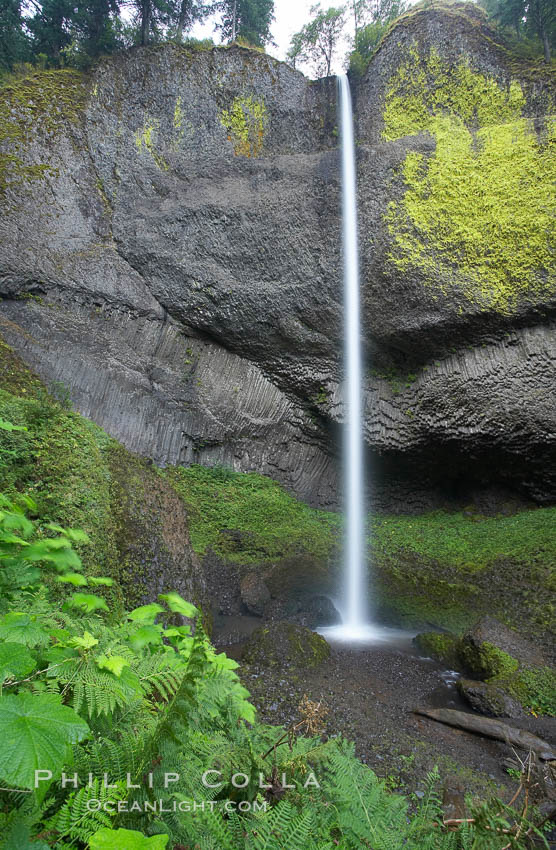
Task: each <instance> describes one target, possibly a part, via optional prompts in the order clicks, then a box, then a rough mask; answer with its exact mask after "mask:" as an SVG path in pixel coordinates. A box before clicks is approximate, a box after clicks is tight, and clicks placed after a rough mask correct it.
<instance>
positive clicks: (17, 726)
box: [0, 691, 89, 788]
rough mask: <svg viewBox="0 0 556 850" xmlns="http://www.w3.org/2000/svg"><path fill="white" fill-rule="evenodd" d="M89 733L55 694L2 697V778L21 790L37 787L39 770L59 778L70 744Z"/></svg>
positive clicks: (0, 706)
mask: <svg viewBox="0 0 556 850" xmlns="http://www.w3.org/2000/svg"><path fill="white" fill-rule="evenodd" d="M88 734H89V727H88V725H87V724H86V723H85V721H84V720H82V718H81V717H79V715H78V714H76V713H75V711H74V710H73V708H69V707H68V706H67V705H62V701H61V698H60V697H58V696H56V695H54V694H31V693H29V692H27V691H23V692H22V693H19V694H15V695H13V696H12V695H10V696H3V697H0V741H2V747H1V748H0V777H2V780H3V781H4V782H8V783H9V784H10V785H15V786H17V787H19V788H34V787H35V771H36V770H50V771H52V774H53V777H54V778H57V777H58V776H60V774H61V771H62V768H63V766H64V764H65V762H66V761H67V760H68V758H69V756H70V745H71V744H76V743H78V742H79V741H82V740H83V739H84V738H85V737H87V735H88ZM44 785H46V783H44Z"/></svg>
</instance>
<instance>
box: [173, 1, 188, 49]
mask: <svg viewBox="0 0 556 850" xmlns="http://www.w3.org/2000/svg"><path fill="white" fill-rule="evenodd" d="M188 18H189V0H181V6H180V14H179V17H178V26H177V29H176V40H177V41H181V40H182V37H183V31H184V29H185V26H186V24H187V22H188Z"/></svg>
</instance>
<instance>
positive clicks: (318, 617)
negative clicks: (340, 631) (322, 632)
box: [301, 595, 342, 628]
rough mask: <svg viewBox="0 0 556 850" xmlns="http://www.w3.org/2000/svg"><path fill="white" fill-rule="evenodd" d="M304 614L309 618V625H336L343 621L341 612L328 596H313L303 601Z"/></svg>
mask: <svg viewBox="0 0 556 850" xmlns="http://www.w3.org/2000/svg"><path fill="white" fill-rule="evenodd" d="M301 604H302V612H301V613H302V615H303V616H305V617H306V618H307V625H309V626H311V627H312V628H314V627H315V626H335V625H337V624H338V623H340V622H341V620H342V618H341V616H340V612H339V611H338V610H337V608H336V607H335V606H334V603H333V602H332V600H331V599H329V598H328V596H318V595H317V596H311V597H310V598H309V599H306V600H303V601H302V603H301Z"/></svg>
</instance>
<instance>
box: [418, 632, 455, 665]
mask: <svg viewBox="0 0 556 850" xmlns="http://www.w3.org/2000/svg"><path fill="white" fill-rule="evenodd" d="M413 643H414V644H415V646H416V647H417V649H418V650H419V652H421V653H422V654H423V655H426V656H428V657H429V658H434V659H436V661H441V662H442V663H443V664H445V665H446V666H447V667H449V668H450V669H451V670H458V669H459V668H460V666H461V661H460V658H459V654H458V645H459V640H458V638H457V637H456V636H455V635H451V634H448V633H443V632H421V633H420V634H418V635H417V636H416V637H415V638H414V639H413Z"/></svg>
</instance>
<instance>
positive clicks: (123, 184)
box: [0, 12, 556, 510]
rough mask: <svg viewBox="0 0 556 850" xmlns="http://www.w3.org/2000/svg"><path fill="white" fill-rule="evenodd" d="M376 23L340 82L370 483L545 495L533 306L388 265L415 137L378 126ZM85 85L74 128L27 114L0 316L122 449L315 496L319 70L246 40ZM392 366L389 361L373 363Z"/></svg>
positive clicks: (334, 326) (382, 82) (335, 251)
mask: <svg viewBox="0 0 556 850" xmlns="http://www.w3.org/2000/svg"><path fill="white" fill-rule="evenodd" d="M428 14H429V18H427V17H426V16H425V19H426V20H428V21H429V23H428V24H426V25H425V24H423V27H424V30H423V32H420V34H419V37H420V38H421V42H422V43H423V44H425V42H426V39H429V42H430V43H435V44H437V45H438V47H439V49H444V48H445V49H446V51H448V55H449V49H451V48H449V46H447V44H446V42H447V39H446V38H444V37H443V36H442V27H443V26H445V25H446V24H445V22H444V24H443V23H442V21H443V16H442V14H440V13H437V12H434V13H433V12H431V13H428ZM431 16H432V17H431ZM420 20H421V19H420ZM423 20H424V19H423ZM419 26H421V24H420V25H419ZM458 26H460V29H461V33H460V35H461V39H460V47H459V48H458V49H460V50H461V51H464V52H465V53H466V55H468V56H469V57H470V61H472V62H473V63H477V65H478V67H481V68H483V69H486V70H488V69H489V68H490V69H492V71H493V73H495V72H496V73H498V71H499V70H500V67H501V65H500V62H501V61H502V60H501V59H500V56H499V55H498V53H497V52H496V51H494V53H492V51H491V52H490V53H489V52H488V51H487V52H486V53H485V52H484V51H485V50H486V47H484V45H483V43H482V42H481V44H480V45H479V46H477V42H476V39H475V40H474V41H473V40H470V39H468V41H466V40H465V39H466V29H465V28H466V26H467V25H466V24H465V23H464V22H463V19H462V21H461V22H460V23H459V24H458ZM397 37H398V36H397V35H396V34H393V36H392V38H391V40H390V41H389V42H387V43H386V44H385V46H384V47H383V49H382V50H381V51H380V53H379V54H378V56H377V58H376V60H375V63H374V65H373V68H374V70H373V69H371V71H369V74H368V75H367V77H366V78H364V79H363V81H362V82H361V84H360V85H359V88H358V90H357V99H356V101H357V107H358V110H359V115H358V122H359V125H358V126H359V129H358V135H359V136H360V140H361V142H362V144H361V145H360V147H359V149H358V168H359V187H360V188H359V194H360V198H359V201H360V203H359V207H360V216H361V232H362V234H363V236H364V237H365V238H362V239H361V245H362V249H361V250H362V259H363V292H364V306H365V311H364V312H365V328H364V332H365V340H364V342H365V346H366V349H367V351H368V352H369V354H370V356H371V360H372V363H373V364H374V365H376V366H377V368H376V369H375V371H374V373H372V374H369V375H368V377H367V380H366V385H365V411H366V413H365V437H366V441H367V444H368V447H369V453H370V455H371V460H372V464H373V470H374V478H375V484H374V488H373V495H374V498H375V499H376V501H377V503H378V504H379V505H381V506H382V507H385V508H389V509H391V508H395V509H406V510H408V509H409V510H411V509H415V510H418V509H421V508H423V507H430V506H432V505H436V504H438V502H439V501H440V500H441V498H442V495H441V494H442V490H443V489H444V487H445V485H446V483H448V485H452V484H453V483H454V482H456V481H460V483H461V486H462V488H463V489H465V487H467V486H468V487H474V488H476V487H477V486H479V487H482V486H486V485H489V484H490V483H491V482H492V481H500V480H501V481H503V482H505V483H506V484H507V485H508V486H509V487H510V488H516V489H518V490H520V491H521V492H524V493H525V494H527V495H528V496H530V497H533V498H535V499H537V500H540V501H543V500H547V499H550V498H551V496H553V495H554V489H555V488H554V480H553V479H551V478H550V472H549V469H550V464H549V463H548V462H547V459H548V458H549V457H550V453H551V451H553V447H554V439H555V436H554V435H555V433H556V424H555V421H554V409H553V405H551V404H550V399H549V390H550V387H553V385H554V375H555V371H554V370H555V362H556V351H555V343H554V333H553V328H552V329H551V326H550V324H549V317H550V310H551V309H552V306H551V305H550V304H548V303H545V304H540V305H539V304H537V305H533V306H532V305H529V306H528V307H527V309H525V308H524V309H523V310H521V312H518V313H517V314H516V315H515V316H514V317H513V318H508V317H502V316H496V315H493V314H489V315H487V316H485V315H483V314H481V313H480V311H477V310H476V309H471V308H469V309H466V310H463V311H462V310H461V309H460V307H461V305H460V304H459V303H456V302H454V301H450V300H449V299H442V298H440V299H438V298H437V299H436V300H435V299H434V298H432V296H431V294H430V292H429V291H427V290H426V289H425V287H423V285H422V282H421V281H420V280H419V279H418V277H415V275H413V276H405V277H404V275H401V274H398V275H396V276H394V277H392V275H391V274H390V275H389V273H387V272H386V271H385V265H384V257H385V251H386V242H387V240H386V233H385V226H384V223H383V214H384V210H385V209H386V206H387V204H388V201H389V199H390V197H391V196H392V195H391V193H392V192H393V191H395V190H394V189H392V185H393V183H392V178H393V175H394V174H395V172H396V169H398V168H399V165H400V163H401V162H402V161H403V158H404V157H405V154H406V152H407V150H408V149H410V148H411V149H413V148H414V147H415V145H416V144H417V145H418V146H419V145H420V146H421V147H422V148H423V150H426V149H430V148H431V145H434V140H432V139H431V138H430V137H428V136H427V137H425V136H423V135H422V136H420V137H418V138H417V140H416V139H415V138H412V140H411V141H407V140H399V141H396V142H390V143H387V142H382V141H380V121H381V118H380V116H381V109H382V99H383V95H384V89H385V86H386V84H387V81H388V78H389V74H391V73H392V67H393V64H392V63H393V62H394V58H393V57H394V53H395V49H396V39H397ZM403 37H404V38H405V37H406V34H404V36H403ZM448 41H450V43H452V42H453V39H452V38H450V39H448ZM485 43H486V42H485ZM489 50H490V48H489ZM497 69H498V71H497ZM375 71H376V73H375ZM500 73H502V72H500ZM87 91H88V95H87V100H86V107H85V110H84V114H83V120H82V122H81V123H80V124H79V125H71V126H70V125H69V124H68V126H67V128H66V131H65V132H64V133H58V135H57V136H56V138H55V139H54V140H52V139H50V138H49V137H48V136H47V134H46V132H44V131H43V130H41V129H40V126H39V127H38V129H37V130H36V138H34V141H33V144H32V145H29V146H28V148H27V149H26V150H25V153H24V155H25V156H26V157H27V158H28V160H29V162H30V163H35V162H38V161H44V160H45V159H46V158H47V159H48V161H49V162H50V163H51V164H52V166H53V168H57V169H58V173H57V175H56V174H55V173H51V174H48V175H46V176H45V178H44V179H43V180H41V181H37V182H34V183H32V184H29V185H27V186H25V187H23V188H22V187H21V186H14V188H13V189H12V190H10V189H9V190H8V192H7V193H6V196H5V198H4V201H3V204H4V210H3V217H2V220H1V221H0V230H1V234H2V244H3V252H2V257H1V258H0V290H1V293H2V297H3V301H2V304H1V305H0V332H1V333H2V334H3V336H4V337H5V338H6V340H7V341H8V342H9V343H10V344H11V345H13V346H14V347H15V348H16V350H17V351H18V352H19V353H20V354H21V355H22V357H23V358H24V359H26V360H27V362H29V363H30V364H31V365H32V366H33V368H35V369H36V371H37V372H38V373H39V375H40V376H41V377H42V378H43V379H44V380H45V381H46V382H47V383H48V382H50V381H54V380H61V381H63V382H64V383H65V384H66V385H67V386H68V387H69V389H70V392H71V397H72V400H73V402H74V404H75V405H76V407H77V409H78V410H79V411H80V412H82V413H84V414H85V415H86V416H89V417H90V418H92V419H93V420H95V421H96V422H98V423H99V424H100V425H102V426H103V427H104V428H106V430H107V431H108V432H109V433H111V434H113V435H114V436H115V437H117V438H118V439H119V440H121V441H122V442H123V443H124V444H125V445H126V446H127V447H128V448H130V449H131V450H133V451H136V452H139V453H142V454H145V455H149V456H151V457H152V458H153V459H154V460H155V461H156V462H157V463H160V464H168V463H186V464H187V463H191V462H199V463H204V464H209V465H211V464H217V463H220V464H225V465H229V466H232V467H234V468H235V469H238V470H242V471H250V470H257V471H259V472H262V473H264V474H268V475H271V476H272V477H274V478H276V479H277V480H279V481H281V482H282V483H283V484H285V485H286V486H287V487H288V488H290V489H291V490H292V491H294V492H295V493H296V494H298V495H299V496H300V497H302V498H304V499H305V500H307V501H309V502H311V503H313V504H319V505H323V506H333V505H335V504H336V503H337V498H338V475H337V460H336V457H337V445H338V437H339V427H338V426H339V424H340V423H341V422H342V419H343V403H342V388H341V363H340V358H341V333H342V319H341V281H340V262H339V260H340V238H339V234H340V221H339V182H338V181H339V172H338V162H337V150H336V145H337V139H336V136H335V134H334V132H333V129H334V124H335V121H336V118H335V84H334V81H333V80H324V81H320V82H319V83H318V84H315V83H310V82H309V81H308V80H306V79H305V78H304V77H303V75H301V74H299V73H298V72H295V71H293V70H292V69H291V68H289V67H288V66H286V65H285V64H283V63H279V62H276V61H275V60H273V59H271V58H269V57H267V56H264V55H261V54H259V53H256V52H252V51H247V50H242V49H236V48H233V49H227V50H212V51H192V50H185V49H179V48H176V47H175V46H172V45H165V46H162V47H157V48H152V49H136V50H132V51H129V52H128V53H123V54H120V55H118V56H116V57H114V58H111V59H110V60H105V61H103V62H102V63H101V64H100V66H99V67H98V68H97V70H96V71H95V72H94V74H93V75H92V77H91V79H90V80H88V82H87ZM531 97H533V95H531ZM541 100H542V98H541ZM241 104H243V105H244V107H245V105H246V104H247V106H246V107H245V108H246V109H247V113H245V112H244V113H243V114H248V115H250V114H251V113H250V112H249V110H251V112H253V110H254V109H255V107H254V106H253V104H256V105H258V106H257V108H258V109H259V113H258V114H259V118H260V120H259V119H256V118H255V119H253V121H254V124H253V126H252V127H251V129H250V130H249V133H248V135H249V139H250V142H249V144H251V142H252V143H253V147H252V149H250V150H249V153H252V154H253V155H251V156H244V155H242V151H241V144H240V143H238V138H237V135H236V136H234V132H233V130H230V122H229V120H228V118H227V117H226V116H229V115H230V114H231V113H232V112H233V110H234V108H235V109H236V110H237V109H238V108H240V107H241ZM238 105H239V106H238ZM248 120H251V119H250V118H249V119H248ZM257 121H259V123H257ZM226 125H227V126H226ZM250 126H251V125H250ZM240 142H241V139H240ZM412 146H413V148H412ZM244 152H245V151H244ZM255 154H256V155H255ZM368 234H373V240H372V241H371V240H370V239H368V238H366V237H367V235H368ZM26 293H31V294H34V295H37V296H40V298H41V299H42V303H39V302H38V301H36V300H33V299H31V300H29V299H21V296H22V295H24V294H26ZM392 370H394V372H395V373H396V375H398V376H400V375H401V377H397V378H395V379H392V378H391V377H385V375H386V374H388V375H389V374H390V372H391V371H392Z"/></svg>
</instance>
